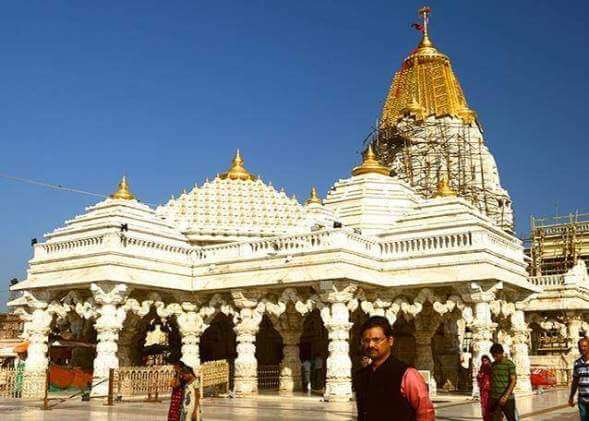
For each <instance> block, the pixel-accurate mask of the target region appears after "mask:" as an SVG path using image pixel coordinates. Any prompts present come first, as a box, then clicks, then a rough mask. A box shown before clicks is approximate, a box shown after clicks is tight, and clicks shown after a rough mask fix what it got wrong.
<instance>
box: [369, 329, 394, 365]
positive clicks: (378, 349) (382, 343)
mask: <svg viewBox="0 0 589 421" xmlns="http://www.w3.org/2000/svg"><path fill="white" fill-rule="evenodd" d="M392 346H393V338H387V337H386V336H385V334H384V332H383V330H382V328H381V327H373V328H370V329H366V330H365V331H364V333H362V351H363V352H364V354H365V355H367V356H369V357H370V358H371V359H372V360H379V359H381V358H383V357H385V356H387V355H388V354H390V352H391V347H392Z"/></svg>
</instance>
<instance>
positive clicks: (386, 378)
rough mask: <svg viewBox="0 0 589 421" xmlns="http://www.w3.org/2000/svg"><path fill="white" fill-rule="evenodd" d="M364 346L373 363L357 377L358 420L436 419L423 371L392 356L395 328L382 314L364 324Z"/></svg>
mask: <svg viewBox="0 0 589 421" xmlns="http://www.w3.org/2000/svg"><path fill="white" fill-rule="evenodd" d="M360 337H361V346H362V352H363V354H364V355H366V356H368V357H369V358H370V361H371V363H370V364H369V365H367V366H366V367H363V368H361V369H360V370H358V372H357V374H356V376H355V377H354V390H355V392H356V406H357V410H358V421H433V420H435V419H436V415H435V411H434V406H433V404H432V401H431V400H430V398H429V392H428V389H427V385H426V384H425V381H424V379H423V377H422V376H421V375H420V374H419V372H418V371H417V370H416V369H415V368H412V367H409V366H408V365H407V364H405V363H403V362H402V361H400V360H398V359H397V358H395V357H393V356H392V355H391V352H392V347H393V343H394V338H393V330H392V328H391V325H390V324H389V322H388V320H387V319H386V318H384V317H382V316H373V317H371V318H369V319H368V320H367V321H366V322H365V323H364V325H363V326H362V329H361V333H360Z"/></svg>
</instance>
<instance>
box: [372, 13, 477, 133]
mask: <svg viewBox="0 0 589 421" xmlns="http://www.w3.org/2000/svg"><path fill="white" fill-rule="evenodd" d="M430 12H431V9H430V8H428V7H424V8H422V9H420V10H419V13H420V15H421V16H422V18H423V25H422V28H423V36H422V39H421V41H420V43H419V45H418V46H417V48H416V49H415V50H413V51H412V52H411V54H410V55H409V57H407V58H406V59H405V60H404V61H403V65H402V66H401V69H400V70H399V71H397V72H396V73H395V76H394V78H393V82H392V84H391V88H390V90H389V93H388V96H387V99H386V102H385V105H384V107H383V110H382V115H381V119H380V127H381V128H386V127H391V126H395V125H396V124H397V122H398V121H399V120H400V119H401V118H403V117H406V116H410V117H413V118H415V119H416V120H418V121H419V120H423V119H424V118H427V117H429V116H435V117H444V116H451V117H458V118H460V119H462V120H463V121H464V122H465V123H467V124H470V123H473V122H475V121H476V113H475V112H474V111H473V110H471V109H470V108H469V107H468V103H467V102H466V99H465V98H464V93H463V91H462V88H461V87H460V83H459V82H458V79H457V78H456V76H455V75H454V72H453V71H452V65H451V63H450V59H449V58H448V57H447V56H446V55H445V54H442V53H441V52H440V51H438V49H437V48H436V47H434V45H433V43H432V41H431V39H430V37H429V30H428V20H429V13H430Z"/></svg>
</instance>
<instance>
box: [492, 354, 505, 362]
mask: <svg viewBox="0 0 589 421" xmlns="http://www.w3.org/2000/svg"><path fill="white" fill-rule="evenodd" d="M492 355H493V360H495V361H496V362H501V360H502V359H503V352H494V353H493V354H492Z"/></svg>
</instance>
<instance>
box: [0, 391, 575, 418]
mask: <svg viewBox="0 0 589 421" xmlns="http://www.w3.org/2000/svg"><path fill="white" fill-rule="evenodd" d="M567 393H568V392H567V391H566V390H565V389H560V390H555V391H549V392H546V393H544V394H541V395H530V396H525V397H519V398H518V401H517V402H518V408H519V412H520V414H522V418H523V419H526V420H532V421H540V420H577V419H578V414H577V411H576V409H575V408H564V407H563V405H564V404H565V403H566V398H567ZM54 403H55V402H54ZM436 407H437V409H436V415H437V416H436V419H438V420H450V421H468V420H477V419H481V418H480V410H479V405H478V402H472V401H469V400H465V399H464V398H463V397H462V398H460V397H458V398H457V397H440V398H438V399H436ZM203 408H204V417H203V419H204V420H205V421H213V420H214V421H217V420H218V421H227V420H239V421H244V420H261V421H264V420H267V421H275V420H277V419H281V420H287V421H308V420H309V419H312V420H313V421H343V420H353V419H355V418H356V417H355V408H354V405H353V404H352V403H324V402H321V401H320V399H319V398H309V397H294V398H277V397H270V396H262V397H260V398H258V399H205V401H204V405H203ZM166 415H167V402H166V401H164V402H162V403H145V402H125V403H118V404H116V405H115V406H114V407H108V406H105V405H104V404H103V402H98V401H93V402H90V403H88V402H81V401H79V400H77V401H74V402H63V403H60V404H58V405H57V406H56V407H55V408H53V409H52V410H50V411H41V410H40V409H39V406H38V404H36V405H33V404H30V403H28V404H27V403H22V402H15V401H0V419H1V420H2V421H16V420H23V421H25V420H31V421H33V420H40V421H63V420H64V419H72V420H91V421H110V420H132V421H152V420H153V421H155V420H165V419H166Z"/></svg>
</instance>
